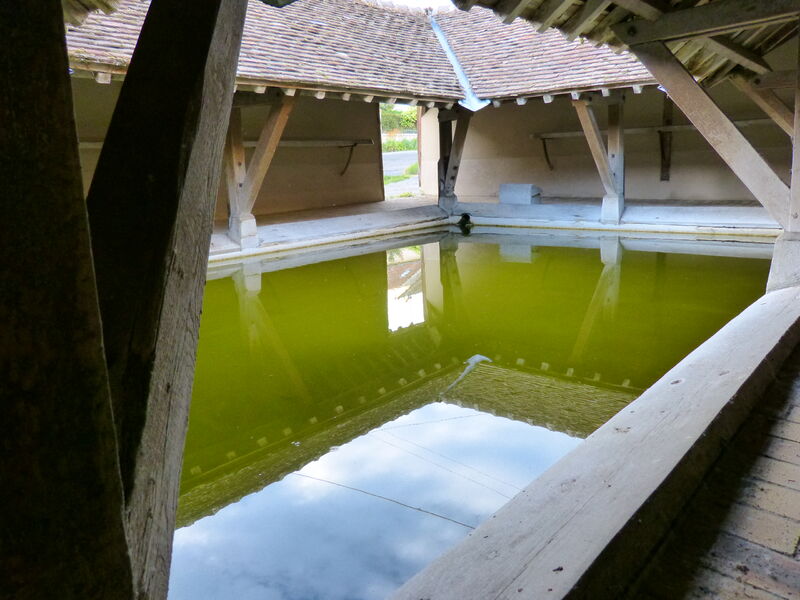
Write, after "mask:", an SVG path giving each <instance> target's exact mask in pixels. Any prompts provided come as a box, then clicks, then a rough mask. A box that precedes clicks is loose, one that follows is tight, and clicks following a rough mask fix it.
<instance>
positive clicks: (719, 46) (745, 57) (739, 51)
mask: <svg viewBox="0 0 800 600" xmlns="http://www.w3.org/2000/svg"><path fill="white" fill-rule="evenodd" d="M703 44H704V46H705V47H706V49H707V50H710V51H711V52H714V53H715V54H717V55H718V56H720V57H722V58H726V59H728V60H730V61H733V62H735V63H736V64H739V65H742V66H743V67H745V68H747V69H750V70H751V71H753V73H758V74H764V73H769V72H770V71H771V70H772V69H771V68H770V66H769V65H768V64H767V62H766V61H765V60H764V59H763V58H762V57H761V56H760V55H758V54H756V53H755V52H753V51H752V50H749V49H747V48H745V47H744V46H741V45H740V44H737V43H736V42H734V41H732V40H730V39H728V38H725V37H722V36H716V37H710V38H704V39H703Z"/></svg>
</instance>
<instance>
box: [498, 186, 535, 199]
mask: <svg viewBox="0 0 800 600" xmlns="http://www.w3.org/2000/svg"><path fill="white" fill-rule="evenodd" d="M541 200H542V190H540V189H539V188H538V187H536V186H535V185H533V184H532V183H501V184H500V204H539V203H540V202H541Z"/></svg>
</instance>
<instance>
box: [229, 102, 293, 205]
mask: <svg viewBox="0 0 800 600" xmlns="http://www.w3.org/2000/svg"><path fill="white" fill-rule="evenodd" d="M294 103H295V97H294V96H284V97H283V98H282V100H281V102H280V103H279V104H277V105H275V106H274V107H273V108H272V109H271V110H270V111H269V115H268V116H267V122H266V123H265V124H264V127H263V128H262V129H261V135H259V137H258V145H257V146H256V149H255V151H254V152H253V156H252V157H251V159H250V166H249V167H248V168H247V175H246V176H245V181H244V185H243V186H242V202H243V206H244V208H245V212H247V213H251V212H252V211H253V206H254V205H255V203H256V199H257V198H258V193H259V192H260V191H261V184H262V183H264V177H266V175H267V170H269V165H270V164H271V163H272V159H273V157H274V156H275V151H276V150H277V149H278V142H280V140H281V136H282V135H283V130H284V128H285V127H286V122H287V121H288V120H289V115H290V114H291V113H292V109H293V108H294Z"/></svg>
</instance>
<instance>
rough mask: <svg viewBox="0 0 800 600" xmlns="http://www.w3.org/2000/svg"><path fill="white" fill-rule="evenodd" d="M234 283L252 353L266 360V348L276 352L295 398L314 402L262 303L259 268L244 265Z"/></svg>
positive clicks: (234, 278) (242, 321)
mask: <svg viewBox="0 0 800 600" xmlns="http://www.w3.org/2000/svg"><path fill="white" fill-rule="evenodd" d="M233 281H234V285H235V286H236V296H237V298H238V299H239V317H240V319H241V325H242V329H243V330H244V331H245V334H246V336H247V340H248V342H249V344H250V353H251V354H260V355H261V356H262V358H264V359H265V358H266V357H265V356H264V355H265V350H266V349H267V348H270V349H272V350H274V351H275V354H276V355H277V356H278V360H279V361H280V364H281V367H282V368H283V370H284V372H285V373H286V374H287V376H288V377H289V381H290V382H291V384H292V387H293V388H294V392H295V395H296V396H297V397H298V398H299V399H301V400H302V401H304V402H311V393H310V392H309V391H308V387H307V386H306V384H305V381H303V376H302V375H301V373H300V370H299V369H298V368H297V365H296V364H295V362H294V359H293V358H292V355H291V354H290V353H289V351H288V350H287V348H286V345H285V344H284V343H283V339H282V338H281V335H280V333H279V332H278V328H277V327H275V323H274V322H273V321H272V319H271V318H270V316H269V313H268V312H267V311H266V309H265V308H264V304H263V303H262V302H261V296H260V295H259V294H260V292H261V271H260V269H258V268H257V265H255V266H251V265H243V266H242V268H241V269H240V270H239V271H237V272H236V273H234V275H233Z"/></svg>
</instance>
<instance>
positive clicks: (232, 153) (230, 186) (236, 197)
mask: <svg viewBox="0 0 800 600" xmlns="http://www.w3.org/2000/svg"><path fill="white" fill-rule="evenodd" d="M224 156H225V157H224V164H225V189H226V191H227V193H228V214H229V215H230V216H231V217H232V216H234V215H241V214H242V213H243V212H245V207H244V202H243V199H242V196H243V194H242V187H243V186H244V179H245V174H246V172H247V169H246V164H245V154H244V143H243V142H242V109H241V108H239V107H237V106H234V107H233V108H232V109H231V118H230V123H228V133H227V135H226V137H225V155H224Z"/></svg>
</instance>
